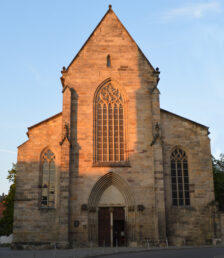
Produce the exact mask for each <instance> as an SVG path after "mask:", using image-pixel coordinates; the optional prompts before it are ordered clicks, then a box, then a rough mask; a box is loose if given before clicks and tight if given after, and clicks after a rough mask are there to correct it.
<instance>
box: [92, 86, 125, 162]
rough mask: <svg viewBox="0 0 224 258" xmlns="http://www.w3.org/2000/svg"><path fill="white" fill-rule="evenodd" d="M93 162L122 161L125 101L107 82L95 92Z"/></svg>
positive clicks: (123, 158) (123, 157)
mask: <svg viewBox="0 0 224 258" xmlns="http://www.w3.org/2000/svg"><path fill="white" fill-rule="evenodd" d="M94 106H95V117H94V119H95V134H94V137H95V145H94V146H95V151H94V153H95V155H94V163H101V165H102V164H108V163H110V164H112V163H115V164H117V163H119V162H121V163H124V161H126V155H125V103H124V96H123V95H122V93H121V92H120V90H119V89H118V88H117V87H115V86H113V84H112V83H111V82H108V83H107V84H105V85H104V86H103V87H101V88H100V90H99V91H98V92H97V93H96V95H95V99H94Z"/></svg>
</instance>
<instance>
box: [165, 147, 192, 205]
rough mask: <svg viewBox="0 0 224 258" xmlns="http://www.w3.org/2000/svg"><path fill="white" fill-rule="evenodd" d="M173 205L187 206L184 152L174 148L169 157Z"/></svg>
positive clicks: (185, 159) (188, 202) (187, 178)
mask: <svg viewBox="0 0 224 258" xmlns="http://www.w3.org/2000/svg"><path fill="white" fill-rule="evenodd" d="M170 167H171V184H172V202H173V206H189V205H190V193H189V177H188V162H187V156H186V153H185V152H184V151H183V150H182V149H180V148H178V147H177V148H175V149H174V151H173V152H172V154H171V157H170Z"/></svg>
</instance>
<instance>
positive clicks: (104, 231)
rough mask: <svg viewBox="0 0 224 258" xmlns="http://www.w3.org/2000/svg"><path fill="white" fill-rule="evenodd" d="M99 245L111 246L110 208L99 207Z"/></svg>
mask: <svg viewBox="0 0 224 258" xmlns="http://www.w3.org/2000/svg"><path fill="white" fill-rule="evenodd" d="M98 223H99V246H110V210H109V208H99V222H98Z"/></svg>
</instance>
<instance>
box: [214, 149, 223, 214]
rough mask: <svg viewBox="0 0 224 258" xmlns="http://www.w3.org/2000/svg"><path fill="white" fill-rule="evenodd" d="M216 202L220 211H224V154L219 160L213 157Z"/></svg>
mask: <svg viewBox="0 0 224 258" xmlns="http://www.w3.org/2000/svg"><path fill="white" fill-rule="evenodd" d="M212 165H213V176H214V190H215V200H216V201H217V203H218V207H219V210H221V211H224V154H220V157H219V159H215V158H214V157H212Z"/></svg>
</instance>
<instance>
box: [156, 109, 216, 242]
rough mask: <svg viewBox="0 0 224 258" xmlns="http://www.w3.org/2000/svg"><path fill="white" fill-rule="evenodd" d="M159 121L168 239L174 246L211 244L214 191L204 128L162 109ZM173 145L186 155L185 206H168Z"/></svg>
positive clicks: (169, 202) (205, 129)
mask: <svg viewBox="0 0 224 258" xmlns="http://www.w3.org/2000/svg"><path fill="white" fill-rule="evenodd" d="M161 121H162V137H163V142H164V143H163V155H164V175H165V200H166V201H165V202H166V219H167V236H168V239H169V241H170V243H171V244H175V245H183V244H189V245H193V244H208V243H211V242H212V238H213V227H214V222H213V218H212V209H213V208H212V207H213V205H214V190H213V174H212V165H211V154H210V140H209V138H208V128H206V127H203V126H201V125H199V124H197V123H194V122H191V121H189V120H186V119H183V118H181V117H178V116H176V115H174V114H172V113H169V112H166V111H164V110H162V111H161ZM175 146H180V147H181V148H182V149H183V150H184V151H185V152H186V154H187V158H188V172H189V185H190V206H189V207H175V206H172V192H171V175H170V155H171V151H172V148H173V147H175Z"/></svg>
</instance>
